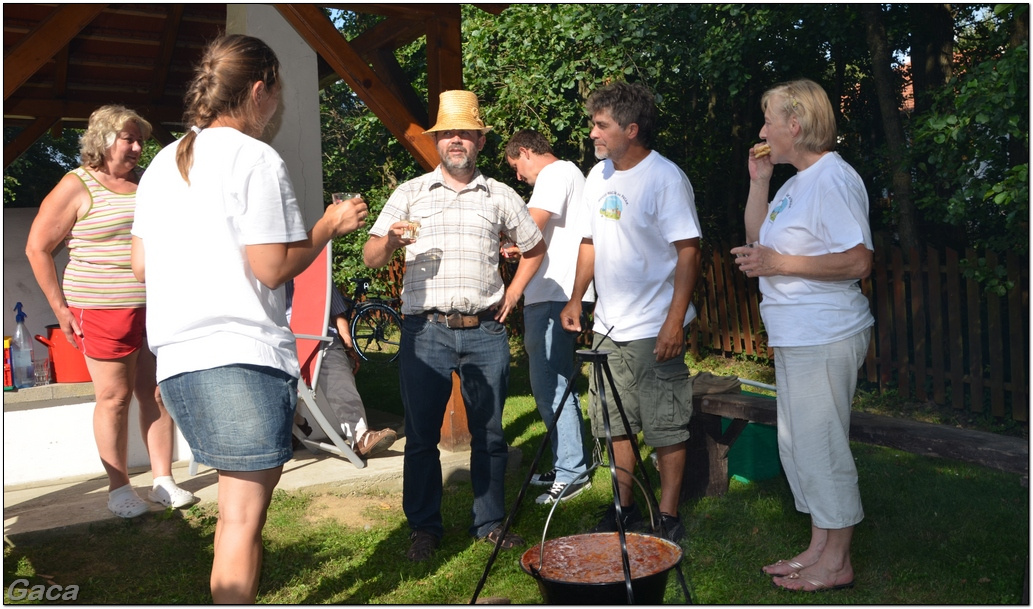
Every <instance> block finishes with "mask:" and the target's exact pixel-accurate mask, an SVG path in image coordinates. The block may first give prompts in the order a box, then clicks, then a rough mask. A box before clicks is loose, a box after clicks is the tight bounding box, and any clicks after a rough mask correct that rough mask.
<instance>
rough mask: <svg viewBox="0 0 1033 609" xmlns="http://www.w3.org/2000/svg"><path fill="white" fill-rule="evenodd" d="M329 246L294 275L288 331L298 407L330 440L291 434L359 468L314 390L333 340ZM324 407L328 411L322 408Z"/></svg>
mask: <svg viewBox="0 0 1033 609" xmlns="http://www.w3.org/2000/svg"><path fill="white" fill-rule="evenodd" d="M331 245H332V244H329V243H328V244H327V246H326V247H325V248H323V251H322V252H320V253H319V256H317V257H316V259H315V260H313V261H312V264H310V265H309V267H308V268H307V269H305V270H304V272H302V273H301V274H300V275H298V276H297V277H295V278H294V299H293V300H292V302H291V330H292V331H294V336H295V339H296V340H297V346H298V363H300V364H301V378H299V379H298V398H299V400H298V409H299V411H300V412H301V413H302V414H304V415H308V416H306V417H305V418H306V419H307V420H308V421H309V422H310V424H311V423H315V426H316V428H318V429H319V431H320V432H322V433H323V434H324V435H325V436H326V439H328V440H329V441H330V442H331V443H330V444H328V443H326V442H323V441H321V440H320V439H319V437H318V436H316V434H315V433H313V434H312V437H309V436H306V435H305V432H303V431H301V429H300V428H299V427H298V425H297V424H296V423H295V424H294V425H293V428H294V436H295V437H296V438H298V440H299V441H300V442H301V443H302V444H304V445H305V448H307V449H308V450H309V451H311V452H313V453H317V454H318V452H319V451H321V450H322V451H324V452H328V453H331V454H334V455H337V456H339V457H345V458H347V459H348V460H349V461H351V462H352V463H353V464H354V465H355V467H357V468H359V469H362V468H364V467H366V462H365V461H363V460H362V458H361V457H359V456H358V455H357V454H355V451H354V450H352V449H351V446H349V445H348V441H347V440H345V439H344V438H342V437H341V434H340V433H338V431H337V429H336V427H335V426H334V425H332V424H331V423H330V421H329V420H327V418H326V415H325V414H324V412H330V410H329V404H328V403H327V402H326V398H325V396H323V395H322V394H320V393H318V392H317V391H316V381H317V380H318V379H319V371H320V368H321V367H322V364H323V346H324V344H325V343H330V342H331V341H332V340H333V337H331V336H327V333H326V330H327V328H328V327H329V324H330V289H331V287H332V286H333V279H332V278H331V272H332V266H331V264H330V263H331V257H330V248H331ZM323 406H326V408H327V409H328V410H326V411H324V410H323ZM302 409H303V410H302ZM189 472H190V475H191V476H194V475H197V462H196V461H194V459H193V457H191V459H190V467H189Z"/></svg>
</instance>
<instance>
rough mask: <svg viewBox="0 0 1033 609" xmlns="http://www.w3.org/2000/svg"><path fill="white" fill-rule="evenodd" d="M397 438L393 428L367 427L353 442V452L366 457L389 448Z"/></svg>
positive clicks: (363, 457)
mask: <svg viewBox="0 0 1033 609" xmlns="http://www.w3.org/2000/svg"><path fill="white" fill-rule="evenodd" d="M397 439H398V434H397V433H395V430H393V429H390V428H388V429H381V430H374V429H367V430H366V433H364V434H362V437H361V438H359V441H358V442H357V443H356V444H355V453H356V454H357V455H359V457H360V458H362V459H368V458H370V457H372V456H373V455H375V454H377V453H379V452H383V451H385V450H387V449H388V448H390V447H391V445H392V444H394V443H395V441H396V440H397Z"/></svg>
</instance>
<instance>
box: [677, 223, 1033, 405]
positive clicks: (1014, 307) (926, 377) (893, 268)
mask: <svg viewBox="0 0 1033 609" xmlns="http://www.w3.org/2000/svg"><path fill="white" fill-rule="evenodd" d="M729 249H731V246H725V245H715V246H714V249H713V252H712V254H711V255H709V257H708V258H707V259H706V260H705V261H704V264H703V267H704V268H703V277H702V280H701V281H700V282H699V285H698V286H697V289H696V296H695V299H694V302H695V303H696V307H697V309H698V311H699V323H698V324H694V326H693V328H692V331H690V336H689V348H690V349H691V350H692V351H693V352H695V353H698V352H699V350H700V349H701V348H704V347H706V348H710V349H713V350H716V351H722V352H724V353H725V354H739V353H744V354H748V355H762V356H767V357H771V356H772V353H773V352H772V351H771V349H769V348H768V346H767V338H766V335H765V333H764V329H763V323H762V321H761V318H760V306H759V301H760V292H759V287H758V282H757V279H747V278H746V277H745V276H744V275H743V274H742V273H741V272H739V270H738V267H737V266H736V265H735V263H734V262H733V256H731V255H730V254H729V253H728V250H729ZM985 257H986V259H987V263H988V264H989V265H990V266H994V265H996V264H997V262H998V260H997V257H996V256H994V255H993V254H991V253H987V254H985ZM963 259H964V260H968V261H969V263H970V264H976V263H977V262H978V260H979V256H978V255H977V253H976V252H974V251H972V250H967V251H966V252H965V255H964V258H961V257H960V256H959V254H958V253H957V252H955V251H953V250H949V249H948V250H945V251H938V250H936V249H933V248H928V249H927V250H926V251H925V255H924V256H922V255H921V252H918V251H912V252H911V256H910V260H912V261H916V262H915V263H914V264H911V265H908V264H907V263H905V262H904V256H903V252H902V251H901V249H900V248H899V247H896V246H884V245H882V244H877V245H876V248H875V264H874V268H873V271H872V275H871V277H869V278H868V279H865V280H864V281H863V282H862V289H863V291H864V293H865V295H867V296H868V298H869V302H870V303H871V307H872V313H873V314H874V316H875V328H874V331H873V336H872V343H871V345H870V347H869V351H868V357H867V358H866V360H865V364H864V366H863V367H862V368H861V371H860V378H861V380H863V381H868V382H870V383H873V384H878V386H879V388H880V389H888V388H895V389H897V391H899V392H900V393H901V394H903V395H905V396H909V397H911V398H913V399H915V400H918V401H929V400H931V401H933V402H935V403H937V404H941V405H947V404H950V405H951V406H952V407H954V408H955V409H958V410H964V409H968V410H970V411H971V412H973V413H988V414H992V415H993V416H995V417H1005V418H1011V419H1013V420H1015V421H1020V422H1028V421H1029V364H1030V362H1029V331H1030V328H1029V264H1028V260H1026V259H1020V258H1019V257H1018V256H1015V255H1013V254H1009V255H1008V256H1007V257H1006V259H1005V267H1006V268H1007V278H1008V280H1009V281H1010V282H1012V283H1013V284H1014V287H1013V288H1012V289H1011V290H1010V291H1009V292H1008V293H1007V294H1006V295H1004V296H997V295H996V294H991V293H987V292H985V291H984V290H983V289H982V288H981V287H980V286H979V285H978V284H977V283H976V282H975V281H974V280H971V279H966V278H965V277H964V275H963V274H962V260H963Z"/></svg>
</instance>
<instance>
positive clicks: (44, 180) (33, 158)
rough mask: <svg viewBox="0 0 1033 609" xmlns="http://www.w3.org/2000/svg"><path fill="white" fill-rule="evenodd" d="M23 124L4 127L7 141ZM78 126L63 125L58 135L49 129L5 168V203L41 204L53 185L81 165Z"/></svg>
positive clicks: (24, 205)
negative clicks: (74, 127) (73, 127)
mask: <svg viewBox="0 0 1033 609" xmlns="http://www.w3.org/2000/svg"><path fill="white" fill-rule="evenodd" d="M19 131H20V128H15V127H5V128H4V143H5V144H6V143H7V142H9V141H11V140H13V139H14V138H15V137H16V136H17V135H18V132H19ZM80 134H81V131H79V130H77V129H63V130H62V131H61V133H60V135H59V136H58V137H54V136H53V135H51V133H49V132H48V133H46V134H44V135H43V137H41V138H40V139H39V141H37V142H36V144H35V145H34V146H31V147H30V148H29V149H28V150H26V151H25V154H23V155H21V156H20V157H18V158H17V159H15V160H14V162H13V163H11V164H10V165H8V166H7V168H6V169H5V170H4V207H5V208H7V207H39V204H40V202H41V201H43V198H44V197H46V196H47V193H48V192H50V189H51V188H53V187H54V185H55V184H57V183H58V182H59V181H60V180H61V177H62V176H63V175H64V174H65V173H67V172H68V171H69V170H71V169H74V168H75V167H77V166H78V165H79V135H80Z"/></svg>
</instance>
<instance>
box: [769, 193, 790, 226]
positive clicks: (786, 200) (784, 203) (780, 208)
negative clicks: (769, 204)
mask: <svg viewBox="0 0 1033 609" xmlns="http://www.w3.org/2000/svg"><path fill="white" fill-rule="evenodd" d="M792 206H793V197H792V196H791V195H788V194H787V195H786V196H784V197H782V200H781V201H779V202H778V205H776V206H775V209H773V210H771V215H770V216H769V219H770V220H771V221H772V222H774V221H775V218H777V217H778V214H780V213H782V211H783V210H785V208H787V207H792Z"/></svg>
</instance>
